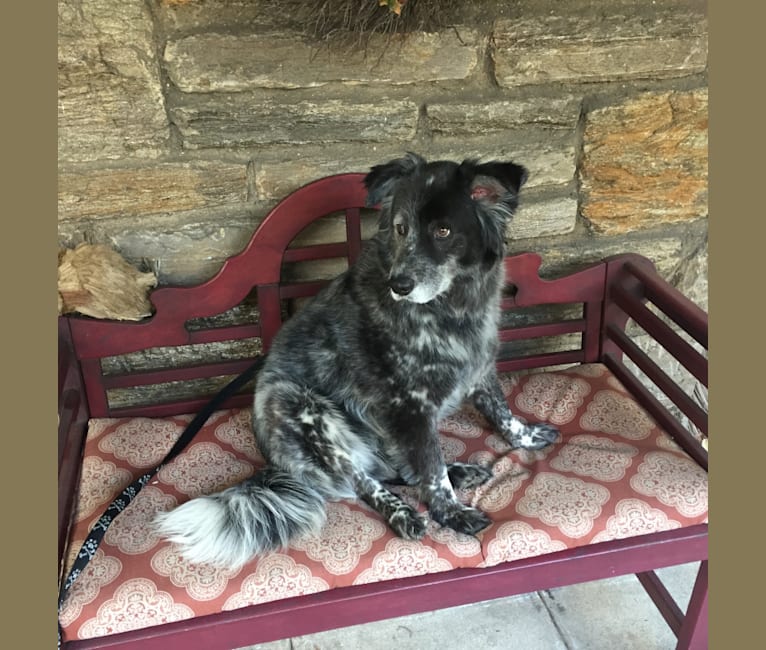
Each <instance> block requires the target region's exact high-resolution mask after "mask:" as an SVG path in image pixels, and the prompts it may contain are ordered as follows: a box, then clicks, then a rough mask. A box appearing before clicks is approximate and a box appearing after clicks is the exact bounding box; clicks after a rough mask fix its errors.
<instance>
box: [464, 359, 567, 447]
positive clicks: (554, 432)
mask: <svg viewBox="0 0 766 650" xmlns="http://www.w3.org/2000/svg"><path fill="white" fill-rule="evenodd" d="M471 400H472V401H473V404H474V406H475V407H476V408H477V410H478V411H479V413H481V414H482V415H483V416H484V417H485V418H487V421H488V422H489V423H490V424H491V425H492V426H493V427H494V428H495V430H496V431H497V432H498V433H501V434H502V435H503V437H504V438H505V439H506V440H507V441H508V442H509V443H510V444H511V445H512V446H513V448H514V449H518V448H522V449H542V448H543V447H547V446H548V445H550V444H551V443H553V442H556V440H558V438H559V436H560V435H561V434H560V433H559V430H558V429H557V428H556V427H554V426H553V425H551V424H539V423H538V424H527V423H526V422H524V421H523V420H521V419H519V418H517V417H516V416H515V415H513V414H512V413H511V409H510V408H508V402H507V401H506V399H505V395H503V389H502V388H501V387H500V382H499V381H498V379H497V375H496V374H495V373H494V371H493V372H490V373H488V374H487V376H486V377H485V378H484V380H483V381H482V383H481V386H479V388H478V389H477V390H476V391H475V392H474V393H473V394H472V395H471Z"/></svg>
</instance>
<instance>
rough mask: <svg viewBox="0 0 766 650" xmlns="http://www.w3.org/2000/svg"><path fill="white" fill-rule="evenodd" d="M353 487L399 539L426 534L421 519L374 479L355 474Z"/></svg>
mask: <svg viewBox="0 0 766 650" xmlns="http://www.w3.org/2000/svg"><path fill="white" fill-rule="evenodd" d="M354 487H355V489H356V492H357V496H358V497H359V498H360V499H361V500H362V501H364V502H365V503H366V504H367V505H368V506H370V507H371V508H372V509H373V510H375V511H376V512H378V513H379V514H380V515H381V517H383V519H385V520H386V522H387V523H388V525H389V526H390V527H391V530H393V531H394V532H395V533H396V534H397V535H398V536H399V537H403V538H404V539H421V538H422V537H423V536H424V535H425V534H426V523H425V520H424V519H423V517H421V516H420V515H419V514H418V512H417V511H416V510H415V509H414V508H413V507H412V506H410V505H409V504H407V503H405V502H404V501H402V499H400V498H399V497H398V496H396V495H395V494H394V493H393V492H391V491H389V490H387V489H386V488H385V487H384V486H383V485H382V484H381V483H380V482H379V481H377V480H376V479H374V478H372V477H371V476H367V475H366V474H362V473H360V472H355V473H354Z"/></svg>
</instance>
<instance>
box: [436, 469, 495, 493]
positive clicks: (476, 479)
mask: <svg viewBox="0 0 766 650" xmlns="http://www.w3.org/2000/svg"><path fill="white" fill-rule="evenodd" d="M447 474H448V476H449V480H450V483H452V487H453V488H455V489H456V490H470V489H471V488H475V487H478V486H479V485H483V484H484V483H486V482H487V481H489V479H491V478H492V470H491V469H489V468H488V467H484V466H482V465H476V464H474V463H451V464H450V465H449V467H447Z"/></svg>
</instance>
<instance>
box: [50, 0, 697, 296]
mask: <svg viewBox="0 0 766 650" xmlns="http://www.w3.org/2000/svg"><path fill="white" fill-rule="evenodd" d="M360 1H363V0H360ZM368 1H374V0H368ZM417 1H418V0H410V2H417ZM451 4H453V5H454V4H455V3H451ZM448 19H449V20H448V21H447V24H449V26H448V27H445V28H444V29H442V30H441V31H438V32H436V33H413V34H411V35H409V37H408V38H406V39H404V40H401V41H400V40H397V39H396V38H394V39H388V38H386V37H384V36H373V37H371V38H370V39H369V42H368V43H367V45H366V48H365V49H364V50H362V49H358V50H356V51H348V50H346V51H340V50H337V49H334V48H332V47H328V46H325V45H322V44H319V43H316V42H312V40H311V39H310V38H308V37H307V36H306V35H305V31H304V30H303V29H302V26H301V25H296V24H293V23H292V22H291V21H292V19H291V18H290V15H289V14H288V13H286V12H285V11H280V2H279V1H276V0H184V1H180V0H123V1H122V2H119V3H117V2H112V1H111V0H59V235H60V241H61V243H62V244H63V245H73V244H76V243H78V242H80V241H83V240H86V241H91V242H99V243H107V244H110V245H112V246H113V247H114V248H116V249H117V250H119V251H120V252H121V253H122V254H123V255H124V256H125V257H127V258H128V259H129V260H131V261H133V262H135V263H139V264H143V265H146V266H147V267H148V268H150V269H152V270H154V271H155V272H156V273H157V274H158V276H159V279H160V283H161V284H191V283H196V282H199V281H202V280H205V279H207V278H209V277H210V276H212V275H213V274H214V273H215V272H216V271H217V270H218V268H219V267H220V265H221V263H222V261H223V260H224V259H225V258H226V257H228V256H230V255H232V254H234V253H236V252H238V251H239V250H241V249H242V248H243V247H244V245H245V243H246V242H247V240H248V238H249V237H250V235H251V234H252V232H253V230H254V228H255V227H256V226H257V224H258V223H259V221H260V219H261V218H262V217H263V216H264V215H265V214H266V212H267V211H268V210H269V209H270V208H271V207H272V206H273V205H274V204H275V203H276V201H278V200H279V199H280V198H282V197H283V196H285V194H287V193H288V192H289V191H291V190H293V189H295V188H297V187H298V186H300V185H301V184H303V183H305V182H308V181H310V180H312V179H314V178H316V177H319V176H322V175H326V174H331V173H337V172H345V171H365V170H367V169H368V168H369V167H370V166H371V165H373V164H377V163H379V162H383V161H385V160H387V159H389V158H391V157H396V156H398V155H401V154H402V153H403V152H405V151H407V150H412V151H416V152H419V153H421V154H423V155H424V156H426V157H430V158H450V159H455V160H461V159H463V158H465V157H481V158H484V159H491V158H510V159H513V160H515V161H517V162H520V163H522V164H524V165H525V166H526V167H527V168H528V169H529V170H530V177H529V181H528V184H527V186H526V188H525V191H524V193H523V196H522V207H521V209H520V210H519V212H518V215H517V217H516V219H515V221H514V223H513V224H512V225H511V227H510V229H509V235H510V237H511V247H512V250H514V251H521V250H534V251H538V252H540V253H541V254H542V255H543V259H544V263H543V273H544V274H545V275H548V276H553V275H557V274H559V273H563V272H565V271H569V270H571V269H573V268H575V267H578V266H581V265H582V264H584V263H586V262H590V261H594V260H597V259H599V258H601V257H603V256H606V255H611V254H614V253H618V252H625V251H635V252H638V253H642V254H645V255H647V256H648V257H650V258H651V259H653V260H654V261H655V262H656V264H657V266H658V268H659V270H660V272H661V273H662V274H663V275H664V276H665V277H667V278H669V279H670V280H671V281H672V282H673V283H674V284H676V285H677V286H679V287H680V288H681V289H682V290H683V291H684V292H686V293H687V294H688V295H690V297H692V299H693V300H695V301H696V302H697V303H699V304H700V305H701V306H703V307H704V308H706V307H707V279H706V278H707V71H706V66H707V18H706V13H705V3H704V2H700V1H698V0H683V1H682V0H656V1H654V2H652V3H647V2H644V1H642V0H606V1H604V0H601V1H596V0H559V1H554V0H517V1H515V2H501V1H500V0H479V1H477V2H470V3H459V7H458V9H457V11H456V12H455V13H454V15H450V16H448ZM327 272H328V273H332V272H334V271H333V269H332V268H328V270H327Z"/></svg>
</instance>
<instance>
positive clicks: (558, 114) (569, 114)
mask: <svg viewBox="0 0 766 650" xmlns="http://www.w3.org/2000/svg"><path fill="white" fill-rule="evenodd" d="M580 104H581V99H580V98H579V97H575V96H574V95H569V94H566V95H563V96H561V97H530V98H519V99H513V100H491V101H476V102H444V103H427V105H426V114H427V116H428V127H429V129H430V130H431V132H432V133H433V134H434V135H436V136H439V135H452V136H475V135H479V134H483V133H496V132H498V131H505V130H507V129H509V128H513V127H515V126H520V125H528V124H538V125H544V126H546V127H550V128H561V129H572V130H574V128H575V127H576V126H577V119H578V117H579V114H580Z"/></svg>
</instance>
